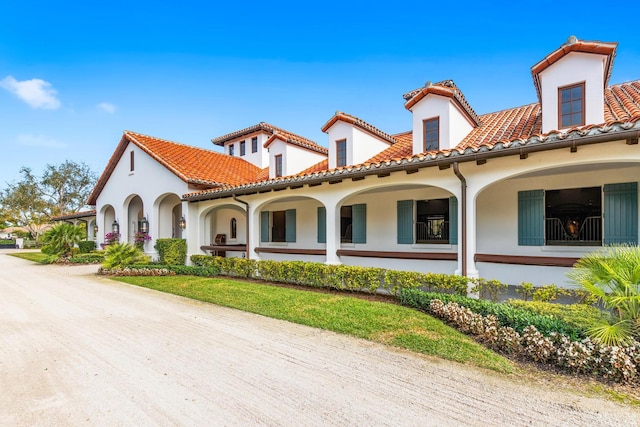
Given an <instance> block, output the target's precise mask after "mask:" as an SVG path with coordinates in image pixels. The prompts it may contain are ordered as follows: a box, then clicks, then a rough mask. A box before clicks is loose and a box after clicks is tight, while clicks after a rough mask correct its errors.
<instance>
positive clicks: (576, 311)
mask: <svg viewBox="0 0 640 427" xmlns="http://www.w3.org/2000/svg"><path fill="white" fill-rule="evenodd" d="M506 304H508V305H511V306H513V307H516V308H519V309H522V310H527V311H529V312H531V313H534V314H540V315H546V316H553V317H555V318H558V319H561V320H563V321H564V322H566V323H568V324H569V325H573V326H575V327H577V328H580V329H583V330H587V329H589V328H590V327H592V326H595V325H597V324H601V323H602V322H603V321H605V322H606V321H608V319H609V316H608V315H607V313H606V312H604V311H602V310H600V309H598V308H597V307H593V306H590V305H586V304H554V303H550V302H542V301H522V300H508V301H507V302H506Z"/></svg>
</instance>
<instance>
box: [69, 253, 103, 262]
mask: <svg viewBox="0 0 640 427" xmlns="http://www.w3.org/2000/svg"><path fill="white" fill-rule="evenodd" d="M102 261H104V253H79V254H78V255H74V256H72V257H71V258H69V263H71V264H99V263H101V262H102Z"/></svg>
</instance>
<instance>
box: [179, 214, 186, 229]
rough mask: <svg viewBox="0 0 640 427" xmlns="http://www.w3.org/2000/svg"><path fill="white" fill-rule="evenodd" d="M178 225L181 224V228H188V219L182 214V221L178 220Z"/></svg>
mask: <svg viewBox="0 0 640 427" xmlns="http://www.w3.org/2000/svg"><path fill="white" fill-rule="evenodd" d="M178 225H179V226H180V228H181V229H183V230H184V229H185V228H187V220H186V219H184V215H182V218H180V222H178Z"/></svg>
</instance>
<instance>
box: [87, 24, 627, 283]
mask: <svg viewBox="0 0 640 427" xmlns="http://www.w3.org/2000/svg"><path fill="white" fill-rule="evenodd" d="M616 48H617V44H616V43H603V42H596V41H581V40H577V39H576V38H575V37H571V38H570V39H569V40H568V41H567V42H566V43H565V44H563V45H562V46H560V47H559V48H558V49H556V50H555V51H553V52H551V53H550V54H549V55H548V56H547V57H545V58H543V59H542V60H541V61H539V62H538V63H537V64H535V65H534V66H533V67H532V68H531V74H532V77H533V84H534V86H535V88H536V92H537V95H538V102H536V103H534V104H529V105H524V106H521V107H516V108H512V109H508V110H504V111H498V112H494V113H489V114H483V115H478V114H477V113H476V112H475V111H474V110H473V108H472V106H471V105H470V103H469V102H468V101H467V100H466V98H465V97H464V94H463V92H462V91H461V90H460V88H458V87H457V86H456V85H455V83H454V82H452V81H450V80H449V81H442V82H438V83H433V84H432V83H427V84H426V85H425V86H423V87H420V88H417V89H414V90H411V91H409V92H407V93H405V94H404V107H405V108H406V109H407V110H409V111H410V112H411V114H412V122H411V124H410V125H409V123H408V124H407V128H410V129H409V130H408V131H407V132H404V133H400V134H394V135H390V134H387V133H385V132H384V131H382V130H380V129H378V128H376V127H375V126H373V125H371V124H369V123H366V122H364V121H363V120H361V119H359V118H357V117H354V116H352V115H349V114H346V113H343V112H337V113H336V114H335V115H333V116H332V117H331V118H330V119H329V120H328V121H327V122H326V123H325V124H324V126H323V127H322V130H323V131H324V132H325V133H326V134H327V136H328V144H327V147H328V148H325V147H323V146H321V145H319V144H317V143H316V142H314V141H310V140H308V139H306V138H304V137H301V136H299V135H295V134H293V133H290V132H287V131H285V130H283V129H281V128H277V127H275V126H272V125H269V124H266V123H259V124H257V125H255V126H251V127H248V128H245V129H242V130H239V131H236V132H232V133H229V134H227V135H223V136H220V137H217V138H214V139H213V140H212V142H213V143H214V144H215V145H219V146H221V147H223V150H224V154H220V153H217V152H214V151H208V150H203V149H199V148H194V147H188V146H185V145H181V144H177V143H173V142H169V141H164V140H161V139H157V138H152V137H148V136H144V135H140V134H137V133H134V132H125V133H124V136H123V138H122V140H121V141H120V144H119V145H118V148H117V149H116V152H115V153H114V155H113V156H112V158H111V160H110V161H109V163H108V165H107V168H106V169H105V171H104V173H103V174H102V176H101V177H100V179H99V181H98V184H97V186H96V188H95V189H94V192H93V194H92V195H91V198H90V200H89V203H90V204H95V205H96V212H97V213H96V215H97V224H98V227H99V228H101V229H103V230H110V229H112V228H113V227H115V226H116V225H117V226H118V227H119V231H120V233H121V234H122V235H123V236H125V237H124V239H127V240H129V241H132V239H133V236H134V233H135V232H137V231H140V227H141V226H142V225H144V224H148V226H149V231H148V232H149V233H150V235H151V236H152V238H153V239H155V238H157V237H183V238H186V239H187V245H188V253H189V255H191V254H197V253H209V252H210V251H217V252H219V253H224V254H225V255H226V256H248V257H251V258H258V259H275V260H289V259H301V260H309V261H318V262H326V263H343V264H351V265H362V266H378V267H384V268H393V269H400V270H416V271H423V272H427V271H432V272H440V273H456V274H462V275H466V276H469V277H485V278H488V279H498V280H501V281H503V282H505V283H510V284H517V283H519V282H521V281H529V282H533V283H534V284H536V285H540V284H549V283H556V284H558V285H563V284H564V281H565V279H564V274H565V272H566V270H567V268H568V267H570V266H571V265H572V264H573V263H574V262H575V260H576V259H577V258H579V257H580V256H582V255H583V254H585V253H588V252H591V251H593V250H595V249H597V248H599V247H602V246H603V245H607V244H614V243H629V244H634V245H637V244H638V177H640V148H639V147H638V137H639V136H640V81H633V82H627V83H621V84H615V85H610V84H609V77H610V75H611V70H612V67H613V61H614V58H615V53H616ZM102 238H103V237H102V236H101V234H100V233H98V240H99V241H100V240H101V239H102ZM145 250H146V251H147V252H148V253H150V254H153V253H154V251H153V240H152V241H151V242H149V243H147V244H146V245H145Z"/></svg>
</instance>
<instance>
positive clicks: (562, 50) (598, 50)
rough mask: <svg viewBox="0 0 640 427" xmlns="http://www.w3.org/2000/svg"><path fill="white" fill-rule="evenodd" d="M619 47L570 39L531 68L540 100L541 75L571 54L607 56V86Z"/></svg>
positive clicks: (605, 80) (612, 44)
mask: <svg viewBox="0 0 640 427" xmlns="http://www.w3.org/2000/svg"><path fill="white" fill-rule="evenodd" d="M617 47H618V43H607V42H600V41H588V40H578V39H577V38H576V37H575V36H571V37H569V39H568V40H567V41H566V42H565V43H564V44H563V45H562V46H560V47H559V48H558V49H556V50H554V51H553V52H551V53H550V54H549V55H547V56H545V57H544V58H543V59H542V60H541V61H540V62H538V63H537V64H536V65H534V66H533V67H531V75H532V77H533V84H534V85H535V87H536V92H537V93H538V99H540V78H539V75H540V73H541V72H542V71H544V70H545V69H547V68H548V67H549V66H551V65H552V64H553V63H555V62H557V61H559V60H560V59H562V58H563V57H564V56H565V55H567V54H569V53H570V52H582V53H595V54H600V55H607V57H608V58H607V63H606V64H605V67H604V84H605V86H606V85H607V84H608V83H609V78H610V77H611V70H612V68H613V59H614V58H615V56H616V49H617Z"/></svg>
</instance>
